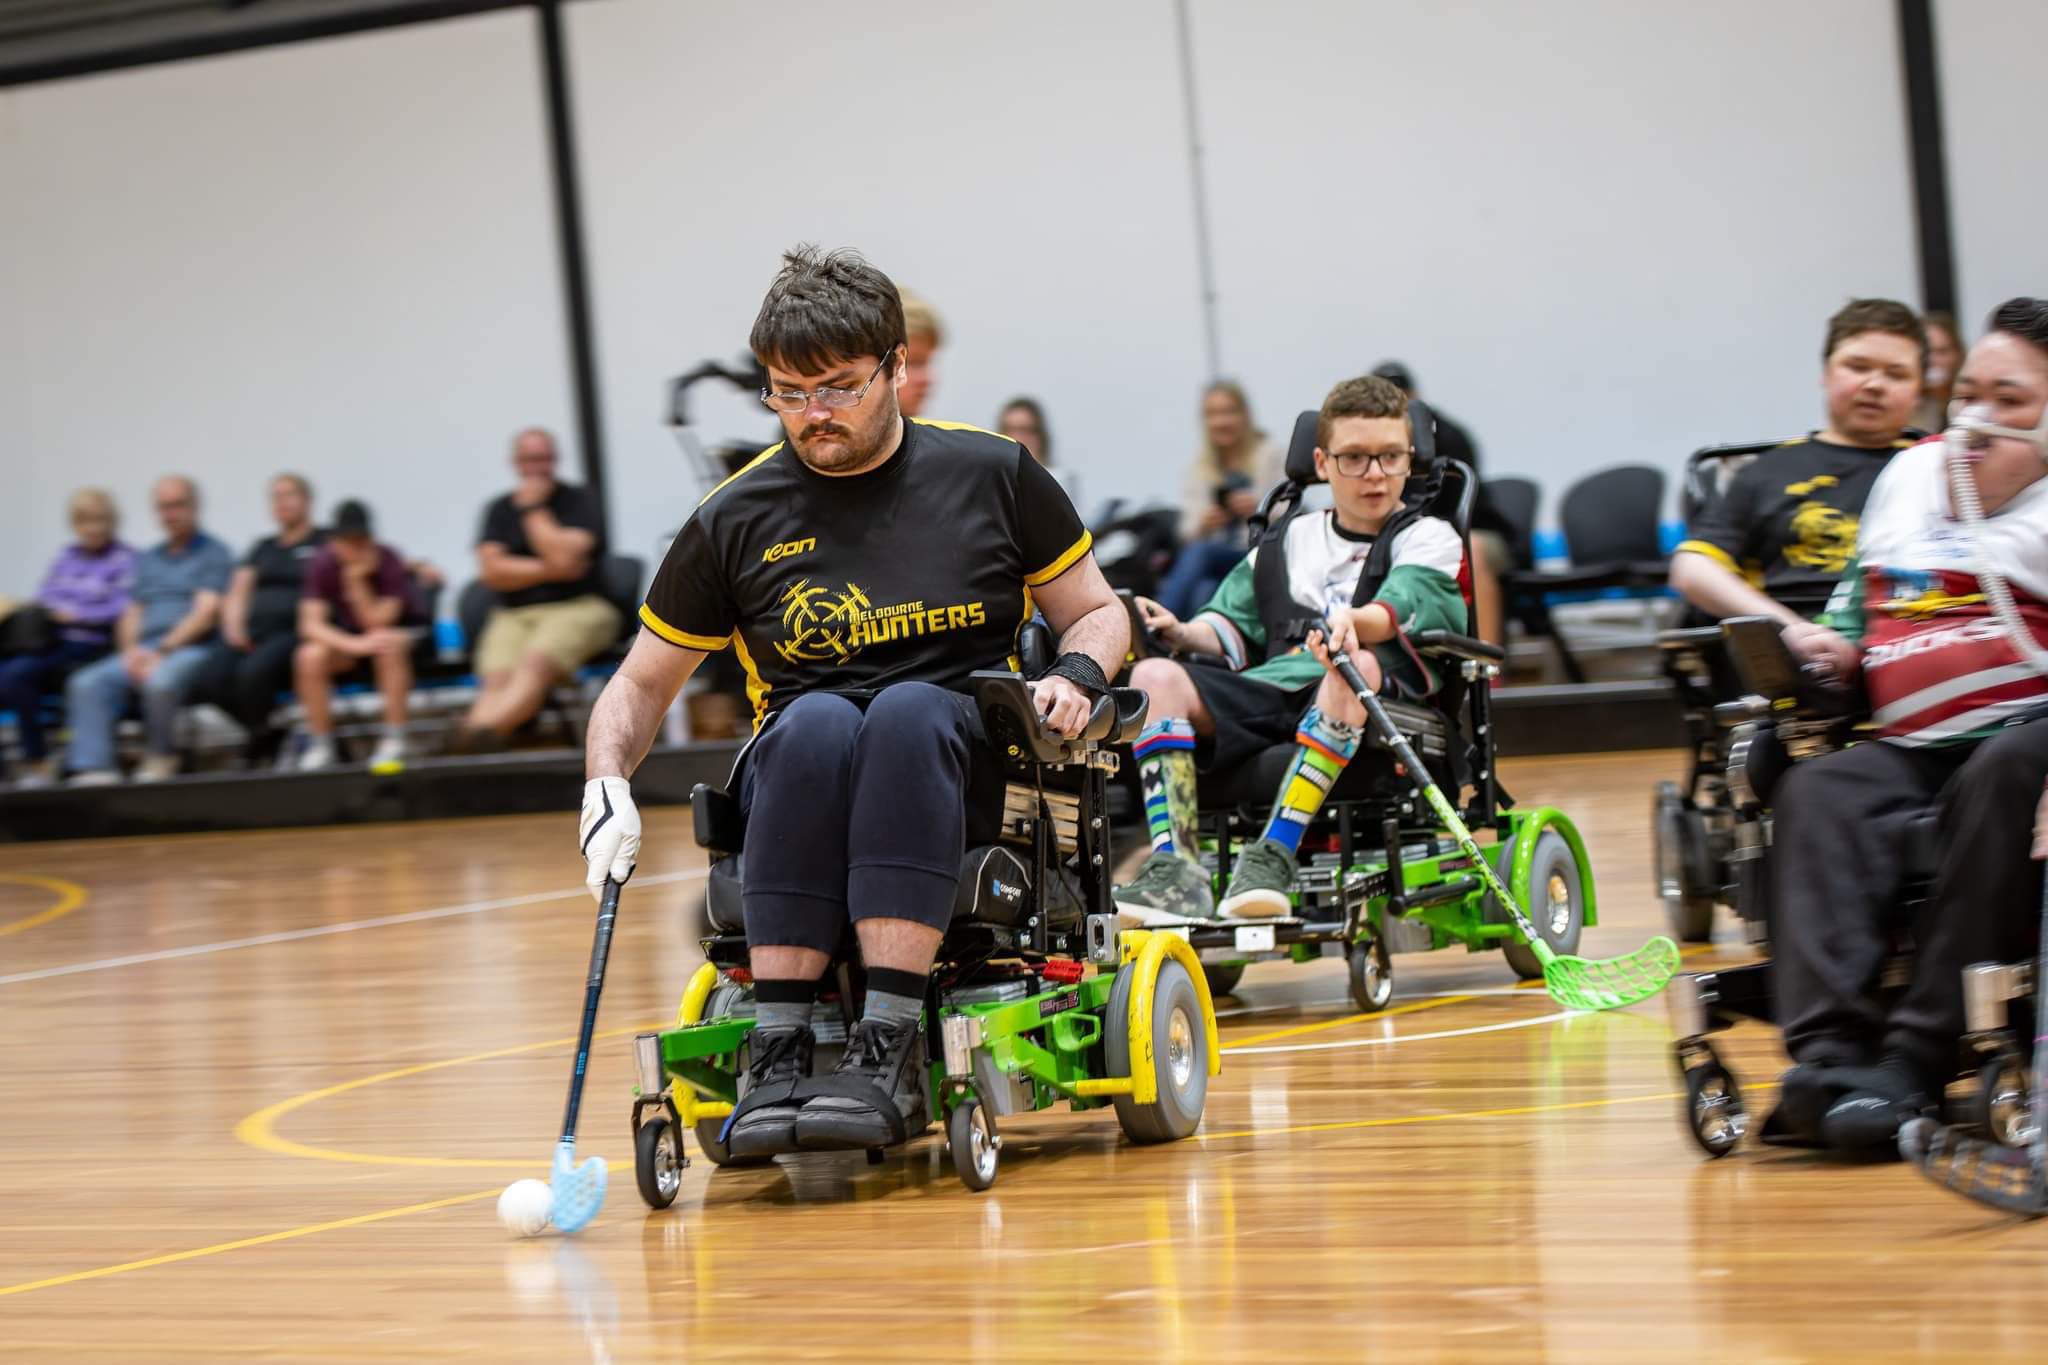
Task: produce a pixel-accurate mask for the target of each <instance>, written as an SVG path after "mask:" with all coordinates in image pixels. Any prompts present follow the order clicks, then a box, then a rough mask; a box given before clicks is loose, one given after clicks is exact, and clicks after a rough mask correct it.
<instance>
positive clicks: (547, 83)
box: [534, 0, 611, 540]
mask: <svg viewBox="0 0 2048 1365" xmlns="http://www.w3.org/2000/svg"><path fill="white" fill-rule="evenodd" d="M534 13H535V18H536V19H537V20H538V21H539V24H540V50H541V74H542V78H543V81H544V87H545V90H546V96H547V116H548V163H549V166H550V167H551V169H552V171H553V178H554V191H555V244H556V247H557V249H558V250H559V251H560V253H561V271H562V312H563V316H564V321H565V322H566V324H567V326H568V331H569V338H568V339H569V374H570V384H571V388H572V389H573V390H574V393H575V399H576V436H577V442H578V444H579V445H580V446H581V447H582V449H583V475H584V479H585V481H586V482H588V483H589V485H590V492H591V495H592V496H593V497H595V498H596V499H597V508H598V516H599V518H600V525H601V526H603V527H605V528H606V529H607V530H608V529H609V527H610V525H611V499H610V498H609V496H607V490H606V486H605V462H604V426H603V423H602V421H601V420H600V418H599V415H598V407H597V339H596V337H595V335H594V334H593V331H592V328H591V322H590V280H589V272H588V270H587V268H586V263H585V260H584V251H583V199H582V190H581V188H580V186H579V182H578V178H577V171H576V130H575V124H574V122H573V110H572V109H571V102H570V97H569V61H568V55H567V53H566V51H565V50H564V47H563V42H562V7H561V2H560V0H538V3H537V4H536V5H535V7H534ZM606 539H607V540H609V536H607V537H606Z"/></svg>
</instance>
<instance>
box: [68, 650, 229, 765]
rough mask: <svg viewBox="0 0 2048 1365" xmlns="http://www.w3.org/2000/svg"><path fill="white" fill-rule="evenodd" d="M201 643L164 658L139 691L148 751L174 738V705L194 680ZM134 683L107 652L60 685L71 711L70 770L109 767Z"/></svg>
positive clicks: (202, 654) (202, 656) (164, 750)
mask: <svg viewBox="0 0 2048 1365" xmlns="http://www.w3.org/2000/svg"><path fill="white" fill-rule="evenodd" d="M207 653H208V651H207V647H206V646H205V645H186V646H185V647H184V648H183V649H174V650H172V651H171V652H170V653H169V654H167V655H165V656H164V660H163V662H162V663H160V664H158V665H157V666H156V671H155V672H154V673H151V674H150V675H149V681H148V682H147V683H144V684H143V686H142V688H141V692H142V727H143V732H144V736H145V739H146V742H147V745H148V748H149V752H150V753H152V754H168V753H170V752H171V750H172V748H173V747H175V744H176V741H177V725H178V708H179V707H180V706H182V705H184V704H185V698H186V696H187V695H188V694H189V693H190V692H191V691H192V689H193V686H194V684H196V683H197V682H198V680H199V669H200V665H202V664H204V663H205V662H206V656H207ZM135 693H136V687H135V683H134V681H133V680H132V679H131V678H129V676H128V670H127V669H126V668H124V667H122V665H121V656H120V655H119V654H111V655H109V656H107V657H106V658H104V659H102V660H100V661H99V662H98V663H96V664H93V665H91V666H90V667H87V668H81V669H80V670H78V672H76V673H73V674H72V675H71V681H70V682H69V683H67V684H65V686H64V705H65V707H66V709H68V710H69V711H70V713H71V764H70V766H71V771H72V772H75V773H83V772H100V771H105V770H107V769H111V768H112V767H113V766H114V726H115V725H116V724H118V723H119V722H120V719H121V713H122V712H124V711H126V710H127V709H128V703H129V702H130V701H132V700H134V697H135Z"/></svg>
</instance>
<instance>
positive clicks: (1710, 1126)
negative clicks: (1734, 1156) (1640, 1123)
mask: <svg viewBox="0 0 2048 1365" xmlns="http://www.w3.org/2000/svg"><path fill="white" fill-rule="evenodd" d="M1685 1119H1686V1128H1687V1131H1689V1132H1690V1133H1691V1134H1692V1140H1693V1141H1694V1142H1697V1143H1698V1144H1699V1145H1700V1150H1701V1151H1703V1152H1705V1153H1706V1154H1707V1155H1708V1156H1711V1157H1723V1156H1726V1155H1728V1154H1729V1153H1730V1152H1732V1151H1734V1150H1735V1146H1736V1144H1737V1143H1739V1142H1741V1141H1742V1134H1743V1133H1744V1131H1746V1130H1747V1129H1748V1127H1749V1112H1748V1110H1747V1109H1746V1108H1745V1107H1744V1105H1743V1103H1742V1091H1741V1089H1740V1088H1738V1087H1737V1086H1736V1084H1735V1077H1734V1076H1732V1075H1730V1074H1729V1071H1728V1068H1727V1067H1725V1066H1722V1065H1721V1064H1720V1063H1719V1062H1708V1063H1706V1064H1705V1065H1703V1066H1696V1067H1694V1068H1692V1069H1691V1070H1690V1071H1688V1072H1686V1073H1685Z"/></svg>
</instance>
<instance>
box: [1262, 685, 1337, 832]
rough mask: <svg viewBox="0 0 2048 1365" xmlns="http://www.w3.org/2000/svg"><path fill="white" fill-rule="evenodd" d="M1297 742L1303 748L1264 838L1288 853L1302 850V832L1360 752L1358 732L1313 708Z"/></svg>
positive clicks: (1298, 751) (1284, 783) (1297, 734)
mask: <svg viewBox="0 0 2048 1365" xmlns="http://www.w3.org/2000/svg"><path fill="white" fill-rule="evenodd" d="M1294 738H1295V741H1296V742H1297V743H1298V744H1299V745H1300V746H1301V747H1300V748H1298V749H1296V750H1295V751H1294V762H1293V763H1291V764H1290V765H1288V768H1287V776H1286V777H1284V778H1282V779H1281V780H1280V795H1279V798H1278V799H1277V800H1275V801H1274V802H1273V814H1272V815H1271V816H1269V817H1268V818H1267V820H1266V835H1265V837H1266V838H1268V839H1271V840H1273V841H1274V842H1275V843H1277V844H1282V845H1285V846H1286V848H1287V850H1288V851H1289V852H1293V851H1294V850H1295V849H1298V848H1300V847H1301V835H1302V831H1303V830H1306V829H1307V828H1308V822H1309V821H1310V820H1313V819H1314V818H1315V814H1316V812H1317V811H1319V810H1321V809H1322V808H1323V798H1324V797H1326V796H1328V795H1329V794H1330V788H1331V787H1333V786H1335V785H1336V783H1337V778H1338V776H1339V775H1340V774H1342V773H1343V771H1344V765H1345V764H1347V763H1349V762H1350V761H1351V756H1352V755H1353V754H1355V753H1357V752H1358V738H1359V732H1358V729H1357V728H1356V727H1355V726H1350V725H1344V724H1341V723H1339V722H1337V721H1334V720H1331V719H1330V718H1329V717H1328V716H1325V715H1324V714H1323V713H1322V712H1321V711H1320V710H1318V709H1317V708H1315V707H1313V706H1311V707H1309V709H1308V714H1307V715H1305V716H1303V717H1302V718H1301V728H1300V729H1299V730H1298V731H1296V732H1295V736H1294Z"/></svg>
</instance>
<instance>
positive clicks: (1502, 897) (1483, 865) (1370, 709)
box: [1326, 637, 1557, 966]
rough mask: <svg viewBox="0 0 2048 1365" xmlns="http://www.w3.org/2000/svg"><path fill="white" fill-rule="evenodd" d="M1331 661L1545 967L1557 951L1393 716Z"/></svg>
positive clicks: (1337, 658)
mask: <svg viewBox="0 0 2048 1365" xmlns="http://www.w3.org/2000/svg"><path fill="white" fill-rule="evenodd" d="M1326 638H1327V637H1326ZM1330 663H1331V664H1332V665H1333V666H1334V667H1335V668H1336V670H1337V676H1338V677H1340V678H1342V679H1343V680H1344V685H1345V686H1346V687H1348V688H1350V689H1351V690H1352V691H1353V692H1355V693H1357V694H1358V700H1359V701H1360V702H1362V703H1363V704H1364V706H1365V713H1366V715H1367V716H1369V717H1370V718H1371V719H1372V725H1373V729H1374V730H1375V731H1377V732H1378V734H1379V737H1380V741H1381V742H1382V743H1383V744H1385V745H1386V746H1387V748H1388V749H1390V750H1392V751H1393V755H1394V758H1395V760H1396V761H1397V762H1399V763H1400V764H1401V766H1402V767H1404V768H1406V769H1407V770H1408V776H1409V777H1410V778H1411V779H1412V780H1413V781H1414V783H1415V785H1416V786H1417V787H1419V788H1421V790H1422V799H1423V800H1425V801H1427V802H1428V803H1429V808H1430V809H1431V810H1433V811H1435V812H1436V817H1437V819H1439V820H1441V821H1443V822H1444V824H1445V825H1446V826H1447V827H1448V828H1449V829H1450V831H1451V836H1452V837H1453V838H1455V839H1456V840H1457V841H1458V847H1459V848H1460V849H1462V850H1463V851H1464V854H1465V856H1466V857H1467V858H1470V859H1471V860H1472V866H1473V867H1474V868H1475V869H1477V871H1478V873H1479V876H1480V880H1482V881H1484V882H1485V883H1486V886H1487V889H1488V890H1489V891H1491V892H1493V895H1494V898H1495V899H1496V900H1498V901H1499V902H1500V903H1501V906H1502V907H1503V908H1504V909H1505V910H1506V911H1507V912H1508V918H1509V919H1511V920H1513V921H1514V922H1515V928H1516V929H1517V930H1519V931H1520V932H1521V935H1522V937H1523V938H1524V939H1525V940H1526V941H1527V942H1528V944H1529V947H1530V948H1531V949H1533V950H1534V951H1535V954H1536V960H1537V961H1538V962H1541V963H1543V964H1544V965H1545V966H1548V965H1549V964H1550V961H1551V959H1552V958H1554V957H1556V956H1557V954H1556V953H1554V952H1552V951H1551V947H1550V945H1549V944H1548V943H1545V942H1544V941H1543V936H1542V935H1541V934H1539V933H1537V932H1536V926H1535V925H1534V924H1531V923H1530V922H1529V917H1528V916H1527V915H1525V914H1523V913H1522V907H1521V906H1520V905H1519V904H1517V903H1516V901H1515V898H1514V897H1513V896H1512V895H1510V894H1508V888H1507V886H1506V884H1505V883H1503V882H1502V881H1501V879H1500V876H1499V875H1498V874H1497V873H1495V872H1494V870H1493V865H1492V864H1491V863H1489V862H1487V861H1486V856H1485V855H1484V854H1483V853H1481V852H1480V850H1479V844H1478V842H1477V841H1476V840H1474V839H1473V837H1472V831H1471V830H1469V829H1466V828H1465V822H1464V820H1463V819H1461V818H1460V817H1459V815H1458V811H1457V808H1456V807H1455V806H1453V805H1452V804H1451V802H1450V798H1449V797H1446V796H1445V795H1444V794H1443V792H1442V791H1441V790H1440V789H1439V788H1438V787H1437V785H1436V783H1435V781H1433V780H1432V779H1431V777H1430V775H1429V769H1428V768H1426V767H1424V766H1423V764H1422V760H1421V759H1419V758H1417V757H1416V756H1415V750H1414V749H1412V748H1410V747H1409V745H1408V740H1407V737H1406V736H1404V735H1403V734H1402V733H1401V731H1400V730H1399V729H1398V728H1396V726H1395V725H1394V718H1393V717H1392V716H1390V715H1388V714H1387V708H1386V707H1384V706H1382V705H1380V699H1379V697H1378V696H1377V695H1376V694H1375V693H1374V692H1373V690H1372V689H1371V688H1370V687H1368V686H1366V684H1365V678H1364V677H1363V676H1362V675H1361V674H1360V673H1359V671H1358V665H1356V664H1354V663H1352V662H1351V660H1350V659H1349V658H1347V657H1345V656H1344V655H1341V654H1334V653H1333V654H1332V655H1331V656H1330Z"/></svg>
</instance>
